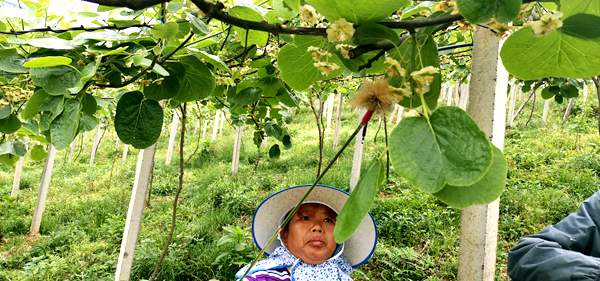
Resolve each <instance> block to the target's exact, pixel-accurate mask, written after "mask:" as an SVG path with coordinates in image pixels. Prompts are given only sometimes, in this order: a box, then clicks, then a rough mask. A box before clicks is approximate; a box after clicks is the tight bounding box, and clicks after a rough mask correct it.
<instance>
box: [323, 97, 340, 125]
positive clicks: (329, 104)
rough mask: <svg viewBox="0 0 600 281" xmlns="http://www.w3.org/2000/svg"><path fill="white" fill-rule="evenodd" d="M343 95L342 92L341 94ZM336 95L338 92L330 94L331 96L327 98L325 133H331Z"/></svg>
mask: <svg viewBox="0 0 600 281" xmlns="http://www.w3.org/2000/svg"><path fill="white" fill-rule="evenodd" d="M340 95H341V94H340ZM335 96H336V94H330V95H329V97H328V98H327V106H325V110H326V112H325V118H326V119H325V120H326V123H325V135H327V134H330V133H331V120H332V119H333V107H334V106H333V105H334V102H335Z"/></svg>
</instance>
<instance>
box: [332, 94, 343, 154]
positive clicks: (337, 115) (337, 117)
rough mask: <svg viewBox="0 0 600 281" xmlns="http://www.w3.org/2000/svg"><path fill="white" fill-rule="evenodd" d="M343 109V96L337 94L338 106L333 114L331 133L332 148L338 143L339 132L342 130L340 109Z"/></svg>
mask: <svg viewBox="0 0 600 281" xmlns="http://www.w3.org/2000/svg"><path fill="white" fill-rule="evenodd" d="M343 108H344V95H342V93H339V94H338V105H337V110H336V112H335V129H334V132H333V148H336V147H337V146H338V143H339V142H340V130H341V129H342V109H343Z"/></svg>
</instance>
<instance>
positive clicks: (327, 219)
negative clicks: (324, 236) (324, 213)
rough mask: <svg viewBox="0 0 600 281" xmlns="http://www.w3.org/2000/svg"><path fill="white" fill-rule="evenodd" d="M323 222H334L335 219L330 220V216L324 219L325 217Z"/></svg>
mask: <svg viewBox="0 0 600 281" xmlns="http://www.w3.org/2000/svg"><path fill="white" fill-rule="evenodd" d="M325 222H326V223H335V221H334V220H332V219H330V218H326V219H325Z"/></svg>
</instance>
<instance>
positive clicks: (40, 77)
mask: <svg viewBox="0 0 600 281" xmlns="http://www.w3.org/2000/svg"><path fill="white" fill-rule="evenodd" d="M30 73H31V80H33V83H34V84H35V85H37V86H40V87H42V88H43V89H44V90H45V91H46V93H47V94H49V95H52V96H62V95H67V94H69V92H68V91H67V90H68V89H69V88H73V87H75V86H77V84H78V83H79V80H80V79H81V74H80V73H79V71H78V70H77V69H75V68H73V67H70V66H65V65H62V66H55V67H44V68H32V69H30Z"/></svg>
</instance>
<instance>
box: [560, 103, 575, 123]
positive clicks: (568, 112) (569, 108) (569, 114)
mask: <svg viewBox="0 0 600 281" xmlns="http://www.w3.org/2000/svg"><path fill="white" fill-rule="evenodd" d="M574 105H575V99H573V98H570V99H569V103H568V104H567V109H565V114H564V115H563V118H562V121H563V123H564V122H567V119H569V116H571V111H573V106H574Z"/></svg>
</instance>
